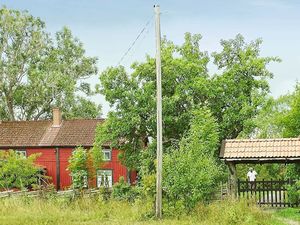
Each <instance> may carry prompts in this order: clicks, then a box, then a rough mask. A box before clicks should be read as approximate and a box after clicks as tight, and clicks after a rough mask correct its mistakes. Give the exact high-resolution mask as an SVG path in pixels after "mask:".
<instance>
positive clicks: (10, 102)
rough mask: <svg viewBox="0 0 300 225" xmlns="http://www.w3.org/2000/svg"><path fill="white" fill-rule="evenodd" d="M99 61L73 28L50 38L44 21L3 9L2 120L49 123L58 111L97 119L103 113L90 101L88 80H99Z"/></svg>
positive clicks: (0, 39)
mask: <svg viewBox="0 0 300 225" xmlns="http://www.w3.org/2000/svg"><path fill="white" fill-rule="evenodd" d="M96 61H97V59H96V58H94V57H88V56H86V55H85V50H84V48H83V45H82V43H81V42H80V41H79V40H78V39H77V38H75V37H73V35H72V33H71V31H70V30H69V29H68V28H66V27H65V28H63V29H62V30H61V31H59V32H57V33H56V34H55V37H54V38H51V35H50V34H48V33H47V31H46V29H45V23H44V22H43V21H41V19H39V18H35V17H33V16H31V15H30V14H29V13H28V12H27V11H23V12H20V11H17V10H11V9H7V8H5V7H3V8H1V9H0V116H1V118H0V119H5V120H24V119H26V120H30V119H34V120H37V119H41V118H47V117H49V116H50V115H51V107H53V106H58V107H60V108H61V109H62V110H63V111H64V112H67V113H66V115H67V116H69V117H70V116H76V117H82V116H86V117H91V116H93V117H95V115H98V114H99V113H100V109H101V108H100V107H99V106H97V105H95V104H94V103H92V102H91V101H90V100H88V98H86V96H89V95H91V94H93V92H92V91H91V88H90V86H89V84H88V83H86V82H84V79H86V78H89V77H90V76H91V75H94V74H96V72H97V68H96ZM83 105H84V106H85V107H81V106H83ZM79 107H81V108H80V111H81V112H82V113H79V110H78V108H79ZM73 109H74V110H75V111H74V112H72V110H73Z"/></svg>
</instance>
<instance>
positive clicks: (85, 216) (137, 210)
mask: <svg viewBox="0 0 300 225" xmlns="http://www.w3.org/2000/svg"><path fill="white" fill-rule="evenodd" d="M0 206H1V207H0V224H1V225H21V224H22V225H25V224H26V225H42V224H43V225H46V224H47V225H50V224H51V225H52V224H53V225H54V224H55V225H57V224H62V225H71V224H72V225H78V224H84V225H93V224H172V225H173V224H174V225H176V224H183V225H184V224H203V225H223V224H224V225H225V224H226V225H227V224H230V225H234V224H238V225H244V224H245V225H246V224H249V225H250V224H251V225H252V224H260V225H281V224H283V223H280V222H278V221H276V220H275V218H273V217H272V215H271V214H268V213H265V212H263V211H261V210H260V209H259V208H257V207H256V206H254V205H249V202H246V201H234V200H226V201H222V202H215V203H212V204H210V205H207V206H205V205H202V204H199V205H198V206H197V207H196V208H195V209H194V211H192V212H190V213H189V214H185V215H184V214H178V215H177V216H165V218H164V219H163V220H161V221H157V220H155V219H154V218H153V217H151V215H152V206H153V205H152V203H151V202H148V201H142V200H138V201H136V202H135V203H132V204H130V203H128V202H124V201H114V200H110V201H103V200H102V199H101V198H100V196H99V197H93V198H91V197H86V198H82V199H77V200H70V199H69V198H53V199H48V200H43V199H30V198H7V199H1V200H0Z"/></svg>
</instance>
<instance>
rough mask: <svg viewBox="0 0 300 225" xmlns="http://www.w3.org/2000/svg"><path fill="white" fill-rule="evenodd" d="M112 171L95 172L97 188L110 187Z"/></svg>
mask: <svg viewBox="0 0 300 225" xmlns="http://www.w3.org/2000/svg"><path fill="white" fill-rule="evenodd" d="M112 184H113V180H112V170H98V171H97V187H112Z"/></svg>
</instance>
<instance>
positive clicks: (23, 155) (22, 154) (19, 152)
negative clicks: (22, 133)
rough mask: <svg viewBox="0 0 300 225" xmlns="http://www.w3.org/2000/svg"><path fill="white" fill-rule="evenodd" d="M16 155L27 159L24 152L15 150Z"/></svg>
mask: <svg viewBox="0 0 300 225" xmlns="http://www.w3.org/2000/svg"><path fill="white" fill-rule="evenodd" d="M16 153H17V154H18V155H19V156H20V157H21V158H26V157H27V153H26V150H16Z"/></svg>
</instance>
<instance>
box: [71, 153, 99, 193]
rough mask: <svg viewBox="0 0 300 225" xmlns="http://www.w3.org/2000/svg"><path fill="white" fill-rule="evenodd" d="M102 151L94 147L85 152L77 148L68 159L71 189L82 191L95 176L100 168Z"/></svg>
mask: <svg viewBox="0 0 300 225" xmlns="http://www.w3.org/2000/svg"><path fill="white" fill-rule="evenodd" d="M102 157H103V155H102V151H101V150H100V149H98V148H96V147H94V148H92V149H91V150H86V149H84V148H83V147H77V148H75V149H74V151H73V152H72V156H71V157H70V158H69V166H68V170H70V172H71V176H72V187H73V188H74V189H83V188H87V187H88V180H89V179H92V178H93V177H95V176H96V171H97V169H99V168H100V167H101V163H102Z"/></svg>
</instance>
